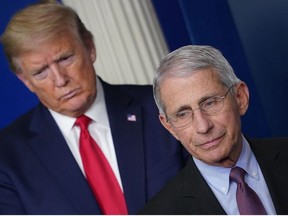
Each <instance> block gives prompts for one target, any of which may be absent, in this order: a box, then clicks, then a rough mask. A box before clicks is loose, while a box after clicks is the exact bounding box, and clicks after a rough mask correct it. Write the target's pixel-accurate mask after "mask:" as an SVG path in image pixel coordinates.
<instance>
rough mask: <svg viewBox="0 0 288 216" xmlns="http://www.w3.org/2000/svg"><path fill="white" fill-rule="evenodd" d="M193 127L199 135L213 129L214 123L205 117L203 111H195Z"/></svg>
mask: <svg viewBox="0 0 288 216" xmlns="http://www.w3.org/2000/svg"><path fill="white" fill-rule="evenodd" d="M193 127H194V128H195V129H196V132H197V133H199V134H205V133H208V131H209V130H210V129H211V127H212V122H211V121H210V119H209V116H207V115H205V114H204V113H203V112H202V111H201V109H195V110H193Z"/></svg>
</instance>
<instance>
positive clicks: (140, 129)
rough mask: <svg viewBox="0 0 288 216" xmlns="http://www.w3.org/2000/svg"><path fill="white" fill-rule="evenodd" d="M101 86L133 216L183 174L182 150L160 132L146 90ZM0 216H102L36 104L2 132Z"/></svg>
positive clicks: (63, 143) (57, 132)
mask: <svg viewBox="0 0 288 216" xmlns="http://www.w3.org/2000/svg"><path fill="white" fill-rule="evenodd" d="M102 84H103V88H104V94H105V100H106V105H107V110H108V115H109V121H110V126H111V131H112V137H113V142H114V145H115V151H116V155H117V159H118V165H119V170H120V175H121V179H122V184H123V188H124V195H125V198H126V202H127V205H128V211H129V214H135V213H136V212H137V211H139V210H140V209H141V208H142V207H143V206H144V204H145V203H146V202H147V201H148V199H150V198H151V197H152V196H153V195H155V193H157V192H158V191H159V190H160V189H161V187H162V186H163V185H164V184H165V183H166V182H167V181H168V180H169V179H170V178H171V177H172V176H174V175H175V174H176V173H177V172H178V170H179V169H180V168H182V167H183V165H184V157H183V151H182V150H183V149H182V147H181V145H180V144H179V143H178V142H177V141H176V140H175V139H174V138H173V137H172V136H171V135H170V134H169V133H168V131H166V130H165V129H164V128H163V126H162V125H161V124H160V122H159V120H158V110H157V108H156V106H155V103H154V99H153V96H152V87H151V86H133V85H109V84H107V83H105V82H103V81H102ZM129 114H132V115H135V116H136V121H128V120H127V115H129ZM0 214H101V211H100V209H99V207H98V204H97V201H96V199H95V198H94V196H93V194H92V191H91V189H90V188H89V185H88V184H87V181H86V179H85V177H84V176H83V174H82V172H81V170H80V168H79V166H78V164H77V162H76V161H75V159H74V157H73V155H72V153H71V152H70V149H69V147H68V146H67V144H66V141H65V139H64V137H63V136H62V134H61V132H60V130H59V128H58V126H57V124H56V123H55V121H54V119H53V118H52V116H51V114H50V112H49V111H48V110H47V108H45V107H44V106H43V105H41V104H39V105H38V106H37V107H36V108H34V109H32V110H31V111H29V112H28V113H26V114H25V115H23V116H21V117H20V118H19V119H17V120H16V121H15V122H14V123H13V124H11V125H10V126H9V127H7V128H5V129H3V130H1V132H0Z"/></svg>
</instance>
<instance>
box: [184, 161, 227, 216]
mask: <svg viewBox="0 0 288 216" xmlns="http://www.w3.org/2000/svg"><path fill="white" fill-rule="evenodd" d="M182 196H183V200H181V205H182V206H185V207H184V208H186V209H187V211H188V212H189V213H190V214H210V215H211V214H213V215H217V214H222V215H224V214H226V212H225V211H224V209H223V208H222V206H221V205H220V203H219V202H218V200H217V198H216V197H215V195H214V193H213V192H212V190H211V189H210V187H209V185H208V184H207V183H206V181H205V179H204V178H203V177H202V175H201V173H200V172H199V170H198V169H197V167H196V165H195V163H194V161H193V159H192V158H189V161H188V164H187V166H186V167H185V170H184V173H183V192H182Z"/></svg>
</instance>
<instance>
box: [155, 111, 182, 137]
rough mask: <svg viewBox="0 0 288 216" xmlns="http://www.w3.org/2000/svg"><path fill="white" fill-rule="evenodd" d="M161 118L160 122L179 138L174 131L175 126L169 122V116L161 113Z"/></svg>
mask: <svg viewBox="0 0 288 216" xmlns="http://www.w3.org/2000/svg"><path fill="white" fill-rule="evenodd" d="M159 119H160V122H161V124H162V125H163V126H164V127H165V128H166V129H167V130H168V131H169V132H170V133H171V134H172V135H173V136H174V137H175V138H176V139H177V140H179V139H178V136H177V134H176V133H175V131H174V128H173V127H172V125H171V124H170V123H169V122H167V118H166V116H165V115H164V114H159Z"/></svg>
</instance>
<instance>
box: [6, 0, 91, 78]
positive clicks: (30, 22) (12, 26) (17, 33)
mask: <svg viewBox="0 0 288 216" xmlns="http://www.w3.org/2000/svg"><path fill="white" fill-rule="evenodd" d="M64 32H65V33H66V32H69V33H71V34H75V36H76V37H79V39H80V40H81V41H82V42H83V44H84V45H85V46H88V44H89V43H90V42H91V40H93V36H92V34H91V33H90V31H88V30H87V29H86V27H85V25H84V24H83V23H82V21H81V20H80V18H79V16H78V15H77V13H76V12H75V11H74V10H73V9H72V8H70V7H67V6H64V5H62V4H60V3H57V2H55V1H42V2H40V3H36V4H32V5H30V6H28V7H26V8H24V9H22V10H21V11H19V12H17V13H16V14H15V15H14V16H13V17H12V18H11V20H10V22H9V23H8V25H7V27H6V29H5V31H4V33H3V34H2V36H1V42H2V44H3V48H4V52H5V55H6V57H7V59H8V62H9V65H10V67H11V70H12V71H13V72H15V73H18V72H20V71H21V68H20V66H19V65H18V64H17V57H19V56H20V55H21V54H23V53H25V52H29V51H31V50H33V49H34V48H36V47H37V44H39V43H42V42H46V41H51V40H53V39H55V38H57V37H58V36H59V34H61V33H64Z"/></svg>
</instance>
